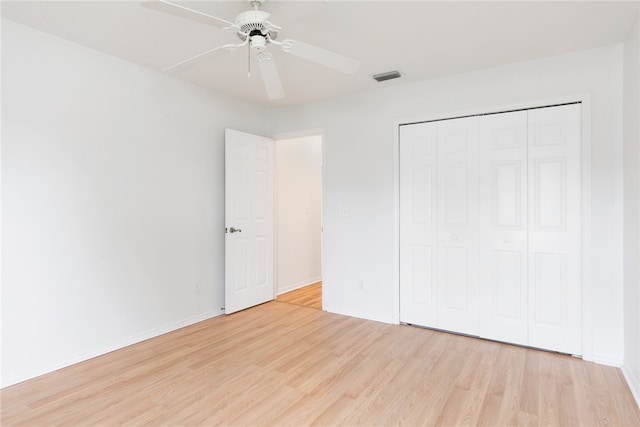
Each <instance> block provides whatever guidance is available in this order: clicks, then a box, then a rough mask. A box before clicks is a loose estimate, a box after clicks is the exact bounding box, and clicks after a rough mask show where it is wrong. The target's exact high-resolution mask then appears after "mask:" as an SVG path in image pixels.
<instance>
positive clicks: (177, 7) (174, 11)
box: [143, 0, 233, 29]
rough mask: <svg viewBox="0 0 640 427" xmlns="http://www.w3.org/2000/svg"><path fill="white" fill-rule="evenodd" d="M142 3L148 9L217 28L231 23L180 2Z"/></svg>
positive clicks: (149, 0) (163, 0)
mask: <svg viewBox="0 0 640 427" xmlns="http://www.w3.org/2000/svg"><path fill="white" fill-rule="evenodd" d="M143 5H144V6H145V7H148V8H149V9H153V10H157V11H159V12H164V13H169V14H171V15H175V16H180V17H182V18H187V19H191V20H192V21H199V22H202V23H204V24H207V25H213V26H214V27H218V28H223V29H224V28H227V27H230V26H232V25H233V22H230V21H227V20H226V19H222V18H218V17H217V16H213V15H209V14H207V13H204V12H200V11H198V10H194V9H190V8H188V7H185V6H182V5H181V4H178V3H175V2H172V1H168V0H148V1H145V2H144V3H143Z"/></svg>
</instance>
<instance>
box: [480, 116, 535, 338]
mask: <svg viewBox="0 0 640 427" xmlns="http://www.w3.org/2000/svg"><path fill="white" fill-rule="evenodd" d="M480 199H481V200H482V201H483V203H481V204H480V248H481V249H480V336H482V337H485V338H490V339H494V340H498V341H506V342H511V343H514V344H520V345H527V344H528V321H529V319H528V314H527V313H528V306H527V299H528V294H527V289H528V287H527V250H528V247H527V112H526V111H515V112H510V113H501V114H491V115H487V116H483V117H482V118H481V120H480Z"/></svg>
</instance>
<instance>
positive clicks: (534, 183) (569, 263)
mask: <svg viewBox="0 0 640 427" xmlns="http://www.w3.org/2000/svg"><path fill="white" fill-rule="evenodd" d="M528 116H529V120H528V124H529V125H528V133H529V137H528V138H529V172H528V173H529V180H528V181H529V261H528V263H529V345H530V346H533V347H539V348H546V349H552V350H556V351H560V352H563V353H570V354H582V332H581V331H582V328H581V306H582V297H581V274H580V271H581V265H580V251H581V249H580V248H581V243H580V240H581V239H580V236H581V225H580V218H581V215H580V199H581V197H580V192H581V185H580V104H572V105H564V106H559V107H549V108H539V109H534V110H529V111H528Z"/></svg>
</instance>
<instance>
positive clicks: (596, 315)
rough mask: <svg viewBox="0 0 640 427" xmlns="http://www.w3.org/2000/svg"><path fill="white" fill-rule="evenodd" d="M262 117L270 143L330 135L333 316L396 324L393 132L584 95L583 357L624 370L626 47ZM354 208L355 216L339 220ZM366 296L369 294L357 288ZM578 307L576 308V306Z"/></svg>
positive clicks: (326, 221) (328, 246)
mask: <svg viewBox="0 0 640 427" xmlns="http://www.w3.org/2000/svg"><path fill="white" fill-rule="evenodd" d="M380 87H381V88H382V89H380V90H378V91H373V92H368V93H363V94H360V95H355V96H349V97H343V98H340V99H334V100H327V101H322V102H318V103H314V104H310V105H306V106H302V107H300V106H298V107H295V108H278V109H272V110H269V111H267V117H266V121H265V123H266V125H267V126H268V132H269V133H271V134H274V133H278V132H287V131H292V130H296V129H305V128H318V127H322V128H325V130H326V134H325V139H324V140H323V143H324V146H325V157H324V167H325V180H324V185H325V194H326V198H325V200H324V203H323V210H324V214H323V225H324V245H325V254H326V257H325V259H324V261H323V262H324V266H325V272H324V276H323V285H324V288H323V292H324V301H325V308H326V309H327V310H328V311H332V312H338V313H345V314H349V315H353V316H358V317H363V318H371V319H375V320H380V321H384V322H395V321H397V301H396V277H394V269H395V262H396V259H395V256H394V244H395V241H394V238H395V230H394V221H395V211H394V209H395V187H394V167H395V166H394V132H396V128H395V127H394V122H396V121H398V120H401V119H405V118H408V117H414V118H419V117H425V116H434V115H440V116H444V115H446V114H448V113H453V112H460V111H465V110H482V109H484V108H485V107H488V108H491V107H493V106H504V105H512V104H519V103H526V102H530V101H534V100H538V99H549V98H554V97H559V96H565V95H570V94H577V93H589V94H590V95H591V100H592V111H591V124H592V127H591V138H592V141H591V142H592V205H591V211H592V223H591V234H592V242H591V243H592V245H591V252H592V257H593V263H592V264H591V267H590V288H589V289H588V290H587V291H588V292H590V293H591V300H592V301H594V304H593V306H592V307H591V312H590V313H586V314H585V316H586V321H585V325H586V327H587V334H588V336H589V340H588V341H590V343H591V346H590V348H588V349H586V351H585V354H587V355H588V357H589V358H591V359H593V360H597V361H601V362H605V363H610V364H620V363H621V362H622V358H623V336H622V335H623V333H622V330H623V315H622V309H623V307H622V261H621V260H622V225H621V220H620V219H621V218H622V172H621V170H622V132H621V123H622V113H621V105H622V46H621V45H615V46H609V47H604V48H599V49H593V50H588V51H582V52H576V53H572V54H567V55H561V56H555V57H549V58H543V59H539V60H534V61H528V62H523V63H517V64H512V65H507V66H502V67H497V68H492V69H486V70H480V71H476V72H471V73H466V74H460V75H455V76H450V77H444V78H440V79H434V80H430V81H424V82H419V83H412V84H406V85H396V86H390V87H387V88H385V86H384V84H381V85H380ZM344 208H348V209H350V211H351V212H352V216H350V217H343V216H340V215H339V212H340V211H341V210H342V209H344ZM361 284H362V285H363V286H361ZM576 303H577V304H580V303H581V302H580V301H577V302H576Z"/></svg>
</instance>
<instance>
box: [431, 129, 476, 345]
mask: <svg viewBox="0 0 640 427" xmlns="http://www.w3.org/2000/svg"><path fill="white" fill-rule="evenodd" d="M437 126H438V138H437V145H438V185H437V191H438V196H437V204H438V208H437V210H438V256H437V258H438V271H437V284H438V285H437V288H438V292H437V293H438V324H439V325H440V326H439V327H440V328H442V329H447V330H452V331H457V332H462V333H465V334H470V335H477V334H478V331H479V328H478V226H479V222H478V117H467V118H461V119H455V120H443V121H439V122H437Z"/></svg>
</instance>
